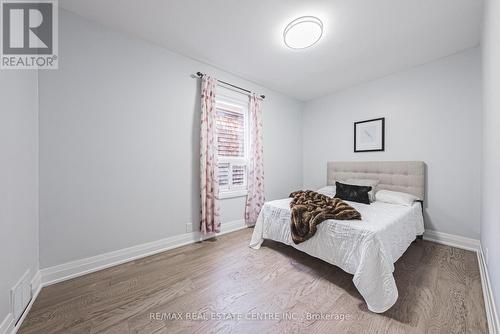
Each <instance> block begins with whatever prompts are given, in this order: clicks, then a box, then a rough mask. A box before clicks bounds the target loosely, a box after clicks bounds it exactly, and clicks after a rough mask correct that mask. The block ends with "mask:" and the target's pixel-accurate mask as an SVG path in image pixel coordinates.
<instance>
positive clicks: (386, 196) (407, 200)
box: [375, 190, 420, 206]
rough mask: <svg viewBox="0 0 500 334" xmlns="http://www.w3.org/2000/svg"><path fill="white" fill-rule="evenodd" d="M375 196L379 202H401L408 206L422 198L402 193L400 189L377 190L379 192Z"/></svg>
mask: <svg viewBox="0 0 500 334" xmlns="http://www.w3.org/2000/svg"><path fill="white" fill-rule="evenodd" d="M375 198H376V200H377V201H379V202H385V203H391V204H400V205H406V206H411V205H412V204H413V202H415V201H418V200H420V198H418V197H417V196H414V195H412V194H407V193H402V192H399V191H390V190H379V191H377V193H376V194H375Z"/></svg>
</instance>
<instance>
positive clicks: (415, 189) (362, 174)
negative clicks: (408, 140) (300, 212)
mask: <svg viewBox="0 0 500 334" xmlns="http://www.w3.org/2000/svg"><path fill="white" fill-rule="evenodd" d="M347 179H371V180H379V181H380V183H379V185H378V186H377V189H385V190H394V191H402V192H406V193H409V194H413V195H415V196H418V197H419V198H420V199H421V200H424V197H425V164H424V162H423V161H359V162H358V161H330V162H328V171H327V184H328V185H329V186H334V185H335V181H339V182H342V181H345V180H347Z"/></svg>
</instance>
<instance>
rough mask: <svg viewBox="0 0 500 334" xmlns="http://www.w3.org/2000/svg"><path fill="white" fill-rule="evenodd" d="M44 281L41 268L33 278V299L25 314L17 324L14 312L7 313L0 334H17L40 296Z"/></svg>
mask: <svg viewBox="0 0 500 334" xmlns="http://www.w3.org/2000/svg"><path fill="white" fill-rule="evenodd" d="M41 283H42V281H41V274H40V270H38V271H37V272H36V274H35V276H33V278H32V279H31V300H30V302H29V304H28V306H26V310H24V313H23V315H22V316H21V318H19V321H18V322H17V325H16V324H15V323H14V317H13V316H12V313H9V314H7V316H6V317H5V319H4V321H3V322H2V323H1V324H0V334H16V333H17V331H18V330H19V328H20V327H21V325H22V323H23V321H24V319H25V318H26V316H27V315H28V313H29V311H30V310H31V307H32V306H33V304H34V303H35V300H36V298H37V297H38V294H39V293H40V290H42V284H41Z"/></svg>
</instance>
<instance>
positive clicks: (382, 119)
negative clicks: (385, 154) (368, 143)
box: [354, 117, 385, 153]
mask: <svg viewBox="0 0 500 334" xmlns="http://www.w3.org/2000/svg"><path fill="white" fill-rule="evenodd" d="M380 121H382V127H381V131H382V143H381V144H382V145H381V147H380V148H377V149H373V150H358V149H357V145H356V137H357V133H356V131H357V126H358V124H364V123H370V122H380ZM382 151H385V117H380V118H374V119H368V120H366V121H359V122H354V153H359V152H382Z"/></svg>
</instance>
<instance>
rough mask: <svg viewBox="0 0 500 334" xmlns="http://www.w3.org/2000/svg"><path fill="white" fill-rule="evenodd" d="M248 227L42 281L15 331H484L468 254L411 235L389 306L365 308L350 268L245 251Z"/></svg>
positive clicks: (281, 249)
mask: <svg viewBox="0 0 500 334" xmlns="http://www.w3.org/2000/svg"><path fill="white" fill-rule="evenodd" d="M251 233H252V230H251V229H246V230H243V231H238V232H234V233H231V234H227V235H224V236H220V237H218V239H217V241H205V242H203V243H197V244H194V245H189V246H184V247H182V248H177V249H174V250H171V251H168V252H164V253H161V254H157V255H153V256H150V257H147V258H143V259H140V260H136V261H133V262H129V263H125V264H123V265H120V266H116V267H113V268H110V269H106V270H102V271H99V272H96V273H92V274H89V275H86V276H82V277H79V278H75V279H72V280H69V281H66V282H62V283H59V284H55V285H52V286H49V287H46V288H44V289H43V290H42V291H41V292H40V295H39V296H38V298H37V300H36V301H35V303H34V305H33V308H32V309H31V311H30V313H29V314H28V316H27V318H26V320H25V321H24V323H23V325H22V327H21V329H20V331H19V333H20V334H28V333H37V334H39V333H46V334H49V333H65V334H66V333H68V334H80V333H82V334H83V333H92V334H95V333H117V334H124V333H384V334H385V333H486V332H487V325H486V315H485V310H484V302H483V295H482V290H481V279H480V276H479V267H478V263H477V258H476V254H475V253H473V252H469V251H464V250H460V249H456V248H452V247H448V246H443V245H439V244H435V243H432V242H428V241H421V240H418V241H416V242H414V243H413V244H412V245H411V246H410V248H409V249H408V250H407V252H406V253H405V254H404V255H403V257H402V258H401V259H400V260H399V261H398V262H397V263H396V270H395V273H394V275H395V278H396V283H397V285H398V290H399V299H398V301H397V303H396V305H394V306H393V307H392V308H391V309H390V310H389V311H387V312H385V313H383V314H375V313H371V312H369V311H368V310H367V308H366V305H365V303H364V301H363V299H362V298H361V296H360V294H359V293H358V292H357V290H356V288H355V287H354V284H353V283H352V281H351V280H352V275H349V274H347V273H345V272H343V271H342V270H341V269H339V268H337V267H335V266H332V265H330V264H327V263H325V262H323V261H321V260H318V259H315V258H313V257H310V256H308V255H306V254H304V253H301V252H299V251H297V250H295V249H293V248H292V247H288V246H285V245H282V244H279V243H276V242H272V241H266V242H265V243H264V246H263V247H262V248H261V249H260V250H253V249H250V248H248V242H249V240H250V236H251ZM188 313H189V315H188ZM193 313H194V314H193ZM275 313H277V314H275ZM188 316H190V318H191V320H189V319H187V318H188ZM266 316H267V319H264V317H266ZM204 317H207V319H205V318H204ZM211 317H222V318H224V319H223V320H218V319H211ZM238 317H241V318H240V319H238ZM285 318H288V319H285ZM193 319H194V320H193Z"/></svg>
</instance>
